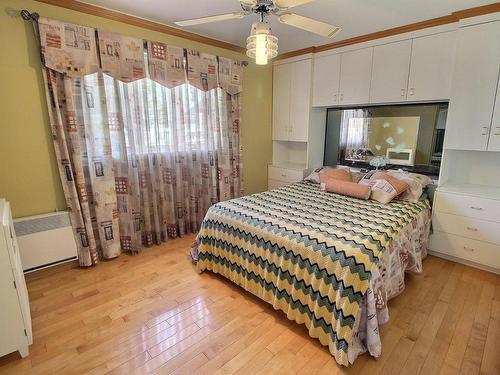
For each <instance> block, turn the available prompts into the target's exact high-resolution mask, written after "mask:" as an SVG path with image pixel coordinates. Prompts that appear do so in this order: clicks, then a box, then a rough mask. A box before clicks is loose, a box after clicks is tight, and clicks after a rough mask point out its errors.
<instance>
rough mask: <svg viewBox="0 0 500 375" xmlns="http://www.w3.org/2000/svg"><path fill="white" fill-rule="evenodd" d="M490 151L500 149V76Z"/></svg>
mask: <svg viewBox="0 0 500 375" xmlns="http://www.w3.org/2000/svg"><path fill="white" fill-rule="evenodd" d="M488 151H500V78H499V79H498V85H497V99H496V102H495V108H494V110H493V121H492V122H491V130H490V139H489V142H488Z"/></svg>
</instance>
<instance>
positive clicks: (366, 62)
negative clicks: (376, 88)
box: [339, 48, 373, 105]
mask: <svg viewBox="0 0 500 375" xmlns="http://www.w3.org/2000/svg"><path fill="white" fill-rule="evenodd" d="M372 59H373V48H364V49H360V50H356V51H350V52H344V53H343V54H342V56H341V63H340V88H339V104H340V105H350V104H363V103H368V101H369V99H370V81H371V75H372Z"/></svg>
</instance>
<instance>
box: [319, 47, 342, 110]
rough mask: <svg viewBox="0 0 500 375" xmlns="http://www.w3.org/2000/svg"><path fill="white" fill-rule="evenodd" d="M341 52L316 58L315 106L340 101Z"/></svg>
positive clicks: (324, 105) (328, 104)
mask: <svg viewBox="0 0 500 375" xmlns="http://www.w3.org/2000/svg"><path fill="white" fill-rule="evenodd" d="M339 84H340V54H337V55H330V56H323V57H318V58H315V59H314V76H313V106H314V107H326V106H330V105H336V104H338V103H339V97H338V94H339Z"/></svg>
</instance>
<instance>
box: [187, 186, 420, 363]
mask: <svg viewBox="0 0 500 375" xmlns="http://www.w3.org/2000/svg"><path fill="white" fill-rule="evenodd" d="M426 208H428V201H424V202H421V203H415V204H414V203H409V202H402V201H395V202H392V203H390V204H386V205H383V204H378V203H377V202H374V201H363V200H359V199H355V198H349V197H346V196H342V195H337V194H332V193H327V192H322V191H321V190H320V189H319V185H317V184H313V183H309V182H300V183H297V184H294V185H289V186H286V187H282V188H279V189H276V190H271V191H267V192H264V193H260V194H254V195H250V196H246V197H243V198H238V199H233V200H230V201H225V202H221V203H218V204H216V205H214V206H212V207H211V208H210V209H209V211H208V212H207V214H206V216H205V219H204V221H203V223H202V225H201V229H200V231H199V234H198V237H197V243H198V262H197V267H198V270H200V271H204V270H210V271H212V272H215V273H218V274H221V275H223V276H225V277H227V278H228V279H230V280H231V281H233V282H234V283H236V284H238V285H240V286H242V287H243V288H244V289H246V290H247V291H249V292H251V293H253V294H254V295H256V296H258V297H259V298H261V299H263V300H265V301H267V302H269V303H271V304H272V305H273V307H274V308H275V309H279V310H282V311H283V312H285V313H286V315H287V317H288V318H289V319H292V320H295V321H296V322H297V323H304V324H305V325H306V327H307V328H308V330H309V335H310V336H312V337H315V338H318V339H319V340H320V342H321V343H322V344H323V345H327V346H328V347H329V350H330V352H331V353H332V354H333V356H334V357H335V359H336V360H337V362H338V363H340V364H342V365H345V366H347V365H348V364H349V362H348V356H347V352H348V348H349V345H350V343H351V342H352V335H353V327H354V325H355V321H356V319H357V317H358V312H359V310H360V305H361V301H362V299H363V296H364V294H365V293H366V291H367V289H368V286H369V281H370V277H371V274H372V271H373V270H374V268H375V267H376V265H377V262H378V260H379V259H380V257H381V255H382V254H383V252H384V251H385V249H386V247H387V245H388V244H389V243H390V241H391V240H392V239H393V238H394V237H395V236H396V235H397V233H398V231H400V230H401V229H402V228H403V227H404V226H405V224H407V223H409V222H411V221H412V220H413V219H414V218H416V217H417V216H418V214H419V213H420V212H421V211H422V210H424V209H426Z"/></svg>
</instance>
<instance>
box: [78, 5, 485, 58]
mask: <svg viewBox="0 0 500 375" xmlns="http://www.w3.org/2000/svg"><path fill="white" fill-rule="evenodd" d="M83 2H85V3H89V4H94V5H97V6H101V7H105V8H109V9H112V10H116V11H119V12H123V13H127V14H130V15H134V16H137V17H141V18H145V19H148V20H152V21H156V22H159V23H163V24H166V25H170V26H175V25H174V21H178V20H183V19H189V18H196V17H203V16H209V15H214V14H221V13H228V12H235V11H236V12H237V11H240V10H241V8H240V5H239V1H238V0H139V1H138V0H85V1H83ZM494 2H495V1H494V0H316V1H314V2H312V3H309V4H306V5H303V6H300V7H296V8H294V9H293V11H294V12H295V13H299V14H301V15H304V16H308V17H312V18H316V19H318V20H321V21H324V22H329V23H332V24H334V25H338V26H341V27H342V31H341V32H340V33H339V34H338V35H337V36H336V37H335V38H333V39H329V38H324V37H320V36H316V35H314V34H311V33H308V32H306V31H302V30H299V29H296V28H294V27H291V26H287V25H283V24H281V23H280V22H279V21H278V20H277V19H276V18H274V17H272V18H271V26H272V29H273V34H274V35H276V36H277V37H278V38H279V52H280V53H283V52H288V51H292V50H296V49H301V48H305V47H311V46H318V45H321V44H326V43H330V42H332V41H340V40H343V39H348V38H352V37H355V36H359V35H363V34H368V33H372V32H376V31H381V30H385V29H389V28H392V27H397V26H402V25H406V24H410V23H414V22H419V21H424V20H427V19H430V18H435V17H440V16H445V15H448V14H450V13H452V12H453V11H457V10H461V9H467V8H472V7H476V6H480V5H486V4H492V3H494ZM257 18H258V16H257V15H252V16H248V17H246V18H244V19H238V20H229V21H222V22H216V23H211V24H204V25H199V26H192V27H186V28H184V30H187V31H191V32H194V33H197V34H201V35H204V36H208V37H211V38H214V39H218V40H222V41H226V42H229V43H232V44H235V45H239V46H245V40H246V38H247V36H248V34H249V31H250V26H251V24H252V22H255V21H256V20H257Z"/></svg>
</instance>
